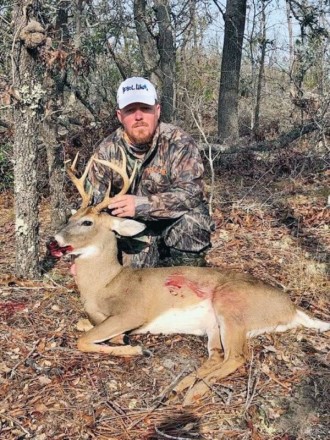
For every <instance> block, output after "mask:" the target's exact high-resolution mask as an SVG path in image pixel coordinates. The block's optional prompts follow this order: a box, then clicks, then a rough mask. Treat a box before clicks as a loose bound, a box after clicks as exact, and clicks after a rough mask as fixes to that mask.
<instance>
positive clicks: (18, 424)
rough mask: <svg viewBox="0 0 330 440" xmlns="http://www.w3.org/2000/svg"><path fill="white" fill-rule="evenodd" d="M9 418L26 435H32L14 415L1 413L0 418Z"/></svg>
mask: <svg viewBox="0 0 330 440" xmlns="http://www.w3.org/2000/svg"><path fill="white" fill-rule="evenodd" d="M2 417H3V418H4V419H7V420H9V421H10V422H12V423H14V424H15V425H16V426H18V427H19V428H20V429H21V430H22V431H23V432H24V433H25V434H26V435H28V436H29V437H30V436H31V433H30V432H29V431H27V430H26V429H25V428H24V427H23V426H22V425H21V424H20V423H19V421H18V420H16V419H14V417H11V416H6V415H5V414H0V419H1V418H2Z"/></svg>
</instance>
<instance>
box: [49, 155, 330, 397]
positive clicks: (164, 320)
mask: <svg viewBox="0 0 330 440" xmlns="http://www.w3.org/2000/svg"><path fill="white" fill-rule="evenodd" d="M94 160H95V161H96V162H99V163H102V164H103V165H106V166H108V167H109V168H111V169H112V170H115V171H116V172H118V173H119V174H120V175H121V176H122V179H123V182H124V184H123V189H122V190H121V192H120V193H124V192H126V191H127V189H128V188H129V185H130V182H131V181H132V178H133V177H132V176H131V178H130V179H129V178H128V176H127V173H126V162H125V157H124V154H123V163H122V167H121V168H120V167H119V166H118V165H116V164H113V163H110V162H106V161H102V160H98V159H95V158H93V157H92V158H91V160H90V161H89V163H88V165H87V167H86V170H85V172H84V174H83V176H82V177H81V178H80V179H77V177H76V176H75V175H74V172H73V170H72V169H71V170H69V171H68V172H69V175H70V177H71V179H72V181H73V182H74V184H75V185H76V187H77V188H78V190H79V193H80V195H81V197H82V199H83V202H82V206H81V207H80V209H79V210H78V212H76V213H75V214H74V215H73V216H72V217H71V218H70V219H69V222H68V224H67V226H65V227H64V228H63V229H62V230H61V231H60V232H58V234H57V235H56V236H55V239H56V241H57V243H58V245H59V246H60V248H65V249H66V250H68V251H69V253H70V254H71V255H74V256H75V264H76V273H77V275H76V282H77V285H78V288H79V291H80V294H81V299H82V302H83V305H84V308H85V311H86V313H87V315H88V317H89V319H90V321H91V322H92V323H93V325H94V326H95V327H93V328H92V329H90V330H89V331H87V332H86V333H84V334H83V335H82V336H81V337H80V338H79V339H78V349H79V350H81V351H83V352H95V353H107V354H110V355H114V356H135V355H141V354H143V350H142V348H141V347H140V346H131V345H117V346H111V345H106V344H102V342H104V341H108V340H110V341H111V339H114V338H116V337H118V336H119V335H123V334H124V333H131V334H140V333H146V332H151V333H153V334H161V333H162V334H166V335H168V334H173V333H184V334H193V335H205V334H206V335H207V336H208V353H209V358H208V360H206V362H205V363H204V364H203V365H202V366H201V367H200V368H199V369H198V370H197V371H196V372H195V373H192V374H190V375H188V376H187V377H186V378H184V379H183V380H182V381H181V382H179V384H178V385H177V386H176V388H175V389H174V390H175V391H176V392H177V393H179V392H182V391H184V390H186V389H187V388H189V390H188V392H187V393H186V396H185V400H184V404H190V403H192V402H193V401H194V400H196V399H197V398H199V397H201V396H202V395H204V394H205V393H206V392H207V391H208V390H209V388H210V386H211V385H212V384H213V383H214V382H216V381H218V380H219V379H222V378H224V377H226V376H228V375H229V374H231V373H233V372H234V371H235V370H236V369H237V368H239V367H240V366H241V365H243V363H244V362H245V359H246V356H247V338H250V337H253V336H256V335H260V334H262V333H265V332H284V331H286V330H288V329H292V328H295V327H297V326H305V327H309V328H313V329H317V330H320V331H327V330H329V329H330V323H327V322H324V321H321V320H319V319H314V318H312V317H310V316H309V315H308V314H307V313H305V312H304V311H303V310H301V309H300V308H298V307H296V306H295V305H294V304H293V303H292V302H291V300H290V299H289V297H288V296H287V295H286V294H285V293H283V292H282V291H281V290H280V289H278V288H276V287H272V286H270V285H267V284H266V283H264V282H262V281H259V280H257V279H255V278H253V277H252V276H250V275H247V274H244V273H237V272H234V271H230V270H226V269H220V268H197V267H172V268H171V267H167V268H145V269H133V268H128V267H123V266H122V265H121V264H120V263H119V262H118V259H117V242H116V235H115V233H118V234H120V235H122V236H134V235H136V234H138V233H140V232H141V231H143V229H144V227H145V226H144V225H143V224H142V223H139V222H137V221H134V220H131V219H124V218H117V217H113V216H111V215H109V214H108V213H106V212H102V210H104V209H105V208H106V207H107V206H108V205H109V203H110V201H111V198H110V196H109V194H110V186H109V189H108V192H107V194H106V195H105V197H104V200H103V201H102V202H101V203H99V204H98V205H95V206H89V203H90V200H91V193H89V194H87V193H86V192H85V190H84V181H85V179H86V176H87V173H88V170H89V168H90V167H91V165H92V162H93V161H94ZM222 350H223V352H224V353H223V355H222V354H221V352H222Z"/></svg>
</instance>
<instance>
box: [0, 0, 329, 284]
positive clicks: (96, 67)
mask: <svg viewBox="0 0 330 440" xmlns="http://www.w3.org/2000/svg"><path fill="white" fill-rule="evenodd" d="M328 8H329V5H328V4H327V2H326V1H324V2H322V1H315V2H306V1H303V2H296V1H289V0H287V1H286V2H284V1H279V2H270V1H265V0H255V1H251V2H246V1H242V0H238V1H233V0H230V1H229V0H228V1H227V3H226V5H224V4H222V3H221V2H218V1H215V0H214V1H205V0H204V1H201V0H197V1H196V0H189V1H187V2H178V3H176V2H170V1H168V0H159V1H146V0H133V1H131V2H125V4H121V3H120V2H116V1H97V2H93V1H84V0H75V1H69V0H58V1H51V0H49V1H46V2H39V1H36V0H35V1H32V0H26V1H17V2H14V3H13V2H8V1H5V0H2V1H1V10H0V14H1V15H0V18H1V34H2V43H1V45H2V50H1V58H0V75H1V118H0V125H1V132H2V140H1V163H2V169H3V171H4V183H3V185H4V186H6V182H7V183H8V184H10V181H11V177H10V176H11V174H12V171H11V170H12V163H13V162H12V160H11V151H13V153H14V163H15V167H14V174H15V179H14V180H15V194H16V198H15V200H16V202H15V203H16V205H15V206H16V219H17V224H16V243H17V250H16V254H17V266H16V272H17V274H20V275H34V276H35V275H37V273H38V267H39V266H38V195H40V191H38V189H37V185H38V184H39V189H42V191H43V192H44V191H46V193H47V192H48V193H49V195H50V203H51V206H52V211H53V217H52V227H53V229H56V228H58V226H59V225H60V224H62V223H63V222H64V221H65V218H66V207H67V206H66V199H65V193H64V192H63V184H64V177H63V169H62V164H63V160H64V159H67V158H68V156H70V154H71V152H72V151H73V150H75V151H76V150H78V149H79V150H81V149H82V150H83V151H84V153H85V155H88V154H90V153H91V151H92V149H93V147H94V146H95V145H96V144H97V142H98V141H99V140H100V139H101V138H102V137H103V136H104V135H105V134H106V133H108V132H110V131H111V130H113V128H114V126H115V125H116V124H117V122H116V118H115V94H116V88H117V85H118V82H119V81H120V80H122V79H123V78H125V77H127V76H131V75H144V76H147V77H150V78H151V80H152V81H154V82H155V83H156V84H157V86H158V89H159V91H160V100H161V104H162V109H163V110H162V118H163V120H164V121H167V122H173V123H178V124H180V125H182V126H183V127H184V128H186V129H187V130H188V131H190V132H192V133H193V135H194V136H195V137H197V138H198V139H200V140H202V142H203V144H205V143H212V144H216V143H217V142H218V141H219V140H220V141H221V142H222V143H224V145H227V146H230V145H232V144H233V143H234V144H237V142H238V140H239V138H240V137H241V138H242V137H243V139H244V141H241V142H240V145H243V144H244V147H245V149H246V147H247V144H249V143H251V142H252V141H265V140H270V139H275V138H277V137H278V136H280V135H283V134H284V135H286V134H287V133H290V135H291V137H290V135H289V138H287V137H285V136H284V137H282V138H280V142H279V146H285V145H287V144H288V139H291V138H292V136H293V138H295V137H299V136H300V134H301V133H304V132H305V130H306V126H307V127H308V128H307V131H314V130H316V129H317V133H318V135H317V136H318V142H321V143H323V147H324V149H325V151H326V150H327V148H328V147H327V138H326V133H327V130H328V105H329V53H328V45H327V42H328V41H329V33H328V31H329V23H328V20H327V11H328ZM282 141H283V142H282ZM262 148H265V149H266V144H265V145H264V146H262ZM215 149H217V147H216V146H215ZM37 157H39V169H38V168H37ZM209 160H210V161H211V160H213V158H211V157H209ZM46 163H47V168H46V167H45V164H46ZM41 187H42V188H41ZM23 188H24V191H23V190H22V189H23ZM46 188H48V189H46Z"/></svg>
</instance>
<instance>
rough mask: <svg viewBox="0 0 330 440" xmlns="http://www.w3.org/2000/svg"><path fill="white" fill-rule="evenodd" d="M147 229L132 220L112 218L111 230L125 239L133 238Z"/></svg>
mask: <svg viewBox="0 0 330 440" xmlns="http://www.w3.org/2000/svg"><path fill="white" fill-rule="evenodd" d="M145 228H146V225H145V224H144V223H140V222H137V221H136V220H130V219H127V218H118V217H113V218H112V224H111V229H112V230H113V231H115V232H117V233H118V234H119V235H122V236H123V237H133V236H134V235H137V234H139V233H140V232H142V231H143V230H144V229H145Z"/></svg>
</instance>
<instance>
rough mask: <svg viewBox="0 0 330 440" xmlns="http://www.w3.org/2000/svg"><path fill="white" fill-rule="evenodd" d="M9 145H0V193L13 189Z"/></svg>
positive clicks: (10, 148)
mask: <svg viewBox="0 0 330 440" xmlns="http://www.w3.org/2000/svg"><path fill="white" fill-rule="evenodd" d="M12 150H13V147H12V145H11V144H2V145H0V176H1V178H0V191H4V190H5V189H9V188H12V187H13V183H14V171H13V164H12V162H11V160H10V158H11V157H12V155H13V151H12Z"/></svg>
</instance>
